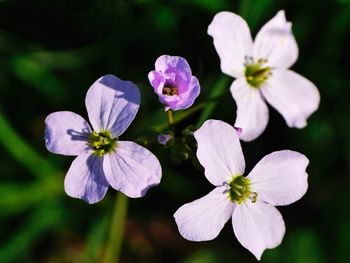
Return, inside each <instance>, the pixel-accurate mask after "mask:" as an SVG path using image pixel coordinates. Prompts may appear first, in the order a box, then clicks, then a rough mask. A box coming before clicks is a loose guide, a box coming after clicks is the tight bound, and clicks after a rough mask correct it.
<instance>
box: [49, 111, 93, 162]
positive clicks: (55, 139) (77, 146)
mask: <svg viewBox="0 0 350 263" xmlns="http://www.w3.org/2000/svg"><path fill="white" fill-rule="evenodd" d="M90 134H91V128H90V125H89V124H88V123H87V122H86V121H85V120H84V119H83V117H81V116H80V115H78V114H76V113H74V112H70V111H58V112H54V113H51V114H50V115H49V116H47V118H46V120H45V145H46V148H47V149H48V150H49V151H50V152H53V153H57V154H63V155H79V154H81V153H85V152H88V151H89V149H90V148H89V146H88V143H87V142H88V138H89V136H90Z"/></svg>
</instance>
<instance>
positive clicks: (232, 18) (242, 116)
mask: <svg viewBox="0 0 350 263" xmlns="http://www.w3.org/2000/svg"><path fill="white" fill-rule="evenodd" d="M291 26H292V24H291V23H290V22H288V21H286V18H285V14H284V11H279V12H278V13H277V15H276V16H275V17H273V18H272V19H271V20H270V21H269V22H267V23H266V24H265V25H264V26H263V27H262V28H261V30H260V31H259V32H258V34H257V36H256V38H255V40H254V43H253V40H252V37H251V34H250V31H249V28H248V25H247V23H246V22H245V21H244V20H243V19H242V18H241V17H240V16H238V15H236V14H234V13H231V12H220V13H218V14H217V15H216V16H215V17H214V19H213V21H212V23H211V24H210V25H209V27H208V34H209V35H210V36H212V37H213V40H214V46H215V49H216V51H217V53H218V55H219V57H220V61H221V71H222V72H223V73H225V74H227V75H229V76H231V77H234V78H236V80H235V81H234V82H233V83H232V85H231V93H232V96H233V98H234V100H235V102H236V104H237V117H236V122H235V126H238V127H241V128H242V129H243V132H242V134H241V136H240V138H241V139H242V140H244V141H251V140H254V139H256V138H257V137H258V136H259V135H260V134H261V133H262V132H263V131H264V130H265V128H266V125H267V122H268V119H269V112H268V108H267V105H266V102H268V103H269V104H270V105H271V106H272V107H274V108H275V109H276V110H277V111H278V112H279V113H280V114H281V115H282V116H283V117H284V119H285V121H286V122H287V125H288V126H289V127H295V128H299V129H300V128H303V127H305V126H306V124H307V123H306V120H307V118H308V117H309V116H310V115H311V114H312V113H313V112H315V111H316V110H317V108H318V105H319V102H320V94H319V92H318V90H317V88H316V86H315V85H314V84H313V83H312V82H310V81H309V80H307V79H306V78H304V77H303V76H301V75H299V74H297V73H295V72H294V71H291V70H289V69H288V68H289V67H291V66H292V65H293V64H294V63H295V61H296V60H297V58H298V46H297V43H296V41H295V39H294V36H293V33H292V30H291Z"/></svg>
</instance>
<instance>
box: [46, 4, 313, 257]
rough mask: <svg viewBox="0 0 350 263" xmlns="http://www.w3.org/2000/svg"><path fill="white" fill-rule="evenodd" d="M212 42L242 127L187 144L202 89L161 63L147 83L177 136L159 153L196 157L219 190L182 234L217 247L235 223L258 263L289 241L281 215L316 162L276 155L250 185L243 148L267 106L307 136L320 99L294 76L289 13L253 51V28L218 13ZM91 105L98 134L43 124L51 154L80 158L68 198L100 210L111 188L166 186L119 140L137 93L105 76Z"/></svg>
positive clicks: (184, 210)
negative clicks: (180, 125)
mask: <svg viewBox="0 0 350 263" xmlns="http://www.w3.org/2000/svg"><path fill="white" fill-rule="evenodd" d="M208 34H209V35H211V36H212V37H213V39H214V46H215V48H216V50H217V53H218V54H219V57H220V60H221V70H222V71H223V72H224V73H225V74H227V75H229V76H232V77H234V78H236V80H235V81H234V82H233V83H232V85H231V93H232V96H233V98H234V100H235V102H236V104H237V118H236V121H235V126H236V127H232V126H230V125H229V124H227V123H225V122H222V121H219V120H207V121H206V122H205V123H204V124H203V125H202V127H201V128H199V129H198V130H196V131H194V130H195V129H193V126H191V128H189V127H190V126H189V127H188V128H187V129H185V130H183V131H182V135H181V136H182V137H181V136H179V133H178V132H176V130H175V129H174V122H173V117H172V111H177V110H181V109H187V108H188V107H190V106H191V105H192V104H193V103H194V101H195V99H196V98H197V97H198V95H199V92H200V84H199V81H198V79H197V78H196V77H195V76H193V75H192V71H191V68H190V66H189V64H188V63H187V61H186V60H185V59H184V58H182V57H179V56H169V55H163V56H160V57H159V58H158V59H157V60H156V62H155V70H153V71H151V72H149V74H148V79H149V82H150V84H151V86H152V87H153V89H154V92H155V93H156V94H157V95H158V98H159V101H160V103H161V104H162V105H163V107H164V109H165V111H168V112H167V113H168V121H169V129H170V130H168V131H164V133H162V134H159V135H158V137H157V141H158V143H159V144H161V145H163V146H165V147H166V148H172V149H173V150H174V151H173V152H175V155H177V156H180V155H181V158H178V159H180V160H184V159H187V158H189V157H191V158H192V161H193V163H194V165H195V166H196V165H197V166H200V165H202V166H203V167H204V169H205V171H204V175H205V177H206V178H207V180H208V181H209V182H210V183H211V184H213V185H214V186H215V189H214V190H212V191H211V192H210V193H209V194H207V195H206V196H204V197H202V198H200V199H198V200H195V201H193V202H191V203H187V204H185V205H183V206H181V207H180V208H179V209H178V210H177V211H176V213H175V214H174V217H175V221H176V224H177V226H178V229H179V232H180V234H181V235H182V236H183V237H184V238H185V239H188V240H192V241H204V240H212V239H214V238H215V237H217V236H218V234H219V233H220V231H221V230H222V228H223V227H224V225H225V224H226V222H227V221H228V220H230V219H231V220H232V226H233V231H234V233H235V235H236V237H237V239H238V241H239V242H240V243H241V244H242V245H243V246H244V247H245V248H247V249H248V250H249V251H250V252H252V253H253V254H254V255H255V257H256V258H257V259H258V260H260V258H261V255H262V253H263V251H264V250H265V249H267V248H274V247H276V246H278V245H279V244H280V243H281V241H282V238H283V236H284V233H285V224H284V221H283V218H282V216H281V214H280V213H279V211H278V210H277V209H276V208H275V206H282V205H289V204H291V203H293V202H295V201H297V200H299V199H300V198H301V197H302V196H303V195H304V194H305V192H306V190H307V188H308V183H307V177H308V175H307V173H306V167H307V166H308V163H309V161H308V159H307V158H306V157H305V156H304V155H302V154H300V153H298V152H294V151H289V150H284V151H277V152H273V153H271V154H269V155H267V156H265V157H264V158H263V159H262V160H261V161H260V162H258V164H257V165H256V166H255V167H254V168H253V170H252V171H251V172H250V173H249V174H248V175H247V176H244V171H245V160H244V156H243V153H242V149H241V145H240V139H241V140H244V141H251V140H254V139H256V138H257V137H258V136H259V135H260V134H261V133H262V132H263V131H264V129H265V128H266V125H267V122H268V118H269V113H268V108H267V104H266V102H268V103H269V104H271V106H272V107H274V108H275V109H276V110H277V111H278V112H280V113H281V114H282V116H283V117H284V119H285V120H286V122H287V125H288V126H289V127H296V128H303V127H305V126H306V120H307V118H308V117H309V116H310V115H311V114H312V113H313V112H314V111H316V109H317V108H318V105H319V100H320V95H319V93H318V90H317V88H316V87H315V85H314V84H313V83H311V82H310V81H309V80H307V79H306V78H304V77H302V76H301V75H299V74H297V73H295V72H293V71H291V70H289V67H291V66H292V65H293V64H294V63H295V61H296V59H297V57H298V47H297V44H296V41H295V39H294V36H293V34H292V31H291V23H290V22H287V21H286V18H285V15H284V12H283V11H280V12H278V13H277V15H276V16H275V17H274V18H272V19H271V20H270V21H269V22H268V23H267V24H265V25H264V26H263V28H262V29H261V30H260V31H259V33H258V34H257V36H256V38H255V41H254V42H253V40H252V37H251V35H250V31H249V28H248V26H247V23H246V22H245V21H244V20H243V19H242V18H241V17H240V16H238V15H236V14H234V13H231V12H220V13H218V14H217V15H216V16H215V17H214V19H213V21H212V23H211V24H210V25H209V28H208ZM85 104H86V109H87V112H88V117H89V120H90V123H91V126H90V124H89V123H88V122H87V121H86V120H85V119H83V118H82V117H81V116H80V115H78V114H76V113H73V112H69V111H60V112H55V113H52V114H50V115H49V116H48V117H47V118H46V121H45V123H46V131H45V143H46V147H47V149H48V150H49V151H50V152H53V153H57V154H62V155H72V156H77V157H76V158H75V160H74V161H73V163H72V164H71V166H70V168H69V170H68V172H67V174H66V177H65V181H64V187H65V191H66V193H67V194H68V195H69V196H72V197H75V198H80V199H83V200H84V201H86V202H88V203H90V204H91V203H96V202H98V201H100V200H101V199H102V198H103V197H104V196H105V194H106V192H107V189H108V188H109V186H111V187H112V188H114V189H116V190H118V191H121V192H122V193H124V194H125V195H127V196H129V197H132V198H136V197H142V196H144V195H145V194H146V192H147V190H148V189H149V188H150V187H152V186H154V185H157V184H159V183H160V180H161V176H162V170H161V166H160V163H159V161H158V159H157V157H156V156H155V155H153V154H152V153H151V152H150V151H149V150H147V149H146V148H144V147H142V146H140V145H138V144H136V143H135V142H131V141H122V140H120V139H119V138H120V136H121V135H122V134H123V133H124V132H125V130H126V129H127V128H128V127H129V125H130V124H131V122H132V121H133V119H134V118H135V115H136V113H137V111H138V109H139V106H140V93H139V89H138V87H137V86H136V85H135V84H133V83H132V82H130V81H123V80H121V79H119V78H117V77H115V76H113V75H106V76H103V77H101V78H100V79H98V80H97V81H96V82H95V83H94V84H93V85H92V86H91V87H90V88H89V90H88V91H87V95H86V99H85ZM179 137H180V138H179ZM190 142H191V143H190ZM192 144H193V145H192ZM195 145H197V155H195V150H193V149H192V148H195ZM196 156H197V158H196ZM198 161H199V163H200V164H199V163H198Z"/></svg>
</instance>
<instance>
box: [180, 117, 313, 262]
mask: <svg viewBox="0 0 350 263" xmlns="http://www.w3.org/2000/svg"><path fill="white" fill-rule="evenodd" d="M194 136H195V138H196V140H197V143H198V150H197V157H198V160H199V161H200V163H201V164H202V165H203V166H204V168H205V176H206V178H207V179H208V180H209V182H210V183H212V184H213V185H215V186H216V188H215V189H214V190H213V191H211V192H210V193H209V194H207V195H206V196H204V197H202V198H200V199H198V200H195V201H193V202H191V203H188V204H185V205H183V206H182V207H180V208H179V209H178V210H177V211H176V213H175V214H174V217H175V220H176V223H177V225H178V228H179V231H180V234H181V235H182V236H183V237H184V238H186V239H188V240H192V241H205V240H212V239H214V238H215V237H217V236H218V234H219V233H220V231H221V229H222V228H223V227H224V225H225V224H226V222H227V221H228V220H229V219H230V218H232V226H233V230H234V233H235V235H236V237H237V239H238V241H239V242H240V243H241V244H242V245H243V246H244V247H245V248H246V249H248V250H249V251H250V252H252V253H253V254H254V255H255V257H256V258H257V259H258V260H260V258H261V255H262V253H263V251H264V250H265V249H266V248H274V247H276V246H278V245H279V244H280V243H281V241H282V238H283V236H284V232H285V225H284V221H283V218H282V216H281V214H280V213H279V212H278V210H277V209H276V208H275V206H278V205H289V204H291V203H293V202H295V201H297V200H299V199H300V198H301V197H302V196H303V195H304V194H305V192H306V190H307V187H308V184H307V173H306V171H305V169H306V167H307V165H308V163H309V160H308V159H307V158H306V157H305V156H304V155H302V154H300V153H297V152H294V151H288V150H285V151H278V152H273V153H271V154H269V155H267V156H265V157H264V158H263V159H262V160H261V161H260V162H259V163H258V164H257V165H256V166H255V167H254V168H253V170H252V171H251V172H250V173H249V174H248V176H246V177H245V176H243V174H244V170H245V161H244V157H243V153H242V149H241V145H240V143H239V138H238V134H237V132H236V131H235V130H234V128H233V127H232V126H230V125H228V124H227V123H225V122H222V121H218V120H208V121H206V122H205V123H204V124H203V126H202V127H201V128H200V129H199V130H197V131H196V132H195V133H194Z"/></svg>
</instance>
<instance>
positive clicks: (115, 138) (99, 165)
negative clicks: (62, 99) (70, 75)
mask: <svg viewBox="0 0 350 263" xmlns="http://www.w3.org/2000/svg"><path fill="white" fill-rule="evenodd" d="M85 105H86V109H87V112H88V116H89V120H90V122H91V125H92V128H91V127H90V125H89V124H88V122H86V121H85V120H84V119H83V118H82V117H81V116H80V115H78V114H76V113H73V112H70V111H59V112H55V113H52V114H50V115H49V116H48V117H47V118H46V120H45V124H46V131H45V143H46V148H47V149H48V150H49V151H50V152H53V153H57V154H63V155H73V156H76V155H77V156H78V157H76V158H75V160H74V161H73V163H72V165H71V166H70V168H69V170H68V172H67V175H66V178H65V181H64V189H65V191H66V193H67V194H68V195H69V196H71V197H75V198H81V199H83V200H85V201H86V202H88V203H90V204H91V203H96V202H98V201H100V200H101V199H102V198H103V197H104V195H105V194H106V192H107V189H108V187H109V185H110V186H112V187H113V188H114V189H116V190H119V191H121V192H123V193H124V194H125V195H127V196H129V197H141V196H143V195H145V194H146V192H147V190H148V188H149V187H151V186H154V185H156V184H158V183H159V182H160V179H161V167H160V163H159V161H158V159H157V158H156V157H155V156H154V155H153V154H152V153H151V152H150V151H149V150H147V149H146V148H144V147H141V146H140V145H138V144H136V143H134V142H131V141H120V140H119V136H120V135H122V134H123V133H124V131H125V130H126V129H127V128H128V127H129V125H130V123H131V122H132V120H133V119H134V117H135V115H136V113H137V111H138V109H139V105H140V92H139V89H138V88H137V86H136V85H135V84H133V83H132V82H130V81H123V80H120V79H119V78H117V77H115V76H113V75H106V76H103V77H101V78H100V79H98V80H97V81H96V82H95V83H94V84H93V85H92V86H91V87H90V88H89V90H88V92H87V94H86V99H85Z"/></svg>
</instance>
